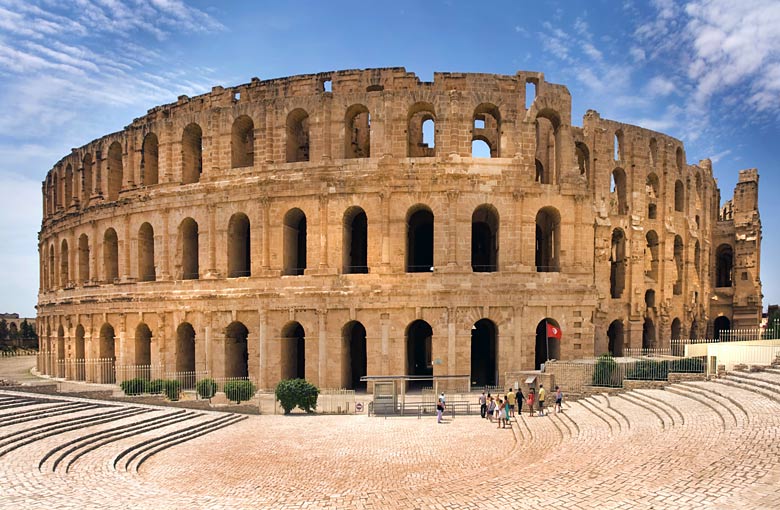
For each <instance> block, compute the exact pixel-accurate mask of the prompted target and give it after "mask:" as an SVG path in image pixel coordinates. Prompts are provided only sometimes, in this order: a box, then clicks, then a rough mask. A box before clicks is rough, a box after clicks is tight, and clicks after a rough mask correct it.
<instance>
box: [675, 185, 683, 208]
mask: <svg viewBox="0 0 780 510" xmlns="http://www.w3.org/2000/svg"><path fill="white" fill-rule="evenodd" d="M674 210H675V211H678V212H683V211H685V188H684V186H683V183H682V181H681V180H679V179H678V180H676V181H675V183H674Z"/></svg>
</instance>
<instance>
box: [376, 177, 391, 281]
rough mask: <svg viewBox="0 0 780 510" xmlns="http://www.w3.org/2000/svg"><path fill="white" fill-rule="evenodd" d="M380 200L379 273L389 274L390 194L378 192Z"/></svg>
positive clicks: (383, 191)
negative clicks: (380, 246) (380, 244)
mask: <svg viewBox="0 0 780 510" xmlns="http://www.w3.org/2000/svg"><path fill="white" fill-rule="evenodd" d="M379 198H380V200H381V203H380V206H379V210H380V213H381V220H380V221H381V227H380V228H381V235H382V248H381V249H382V254H381V260H382V262H381V270H380V271H381V272H382V273H389V272H390V192H389V191H385V190H382V191H380V192H379Z"/></svg>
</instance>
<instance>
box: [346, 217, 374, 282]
mask: <svg viewBox="0 0 780 510" xmlns="http://www.w3.org/2000/svg"><path fill="white" fill-rule="evenodd" d="M343 225H344V245H343V252H344V253H343V266H344V269H343V272H344V274H365V273H368V217H367V216H366V213H365V211H364V210H363V209H361V208H360V207H350V208H349V209H347V211H346V212H345V213H344V223H343Z"/></svg>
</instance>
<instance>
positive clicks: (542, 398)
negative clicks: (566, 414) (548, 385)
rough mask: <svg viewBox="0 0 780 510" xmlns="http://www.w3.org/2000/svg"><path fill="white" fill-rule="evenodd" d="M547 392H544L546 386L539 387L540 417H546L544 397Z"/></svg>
mask: <svg viewBox="0 0 780 510" xmlns="http://www.w3.org/2000/svg"><path fill="white" fill-rule="evenodd" d="M545 396H547V392H546V391H544V384H540V385H539V416H544V397H545Z"/></svg>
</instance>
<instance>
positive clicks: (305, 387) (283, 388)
mask: <svg viewBox="0 0 780 510" xmlns="http://www.w3.org/2000/svg"><path fill="white" fill-rule="evenodd" d="M319 394H320V389H319V388H317V387H316V386H314V385H313V384H311V383H310V382H309V381H307V380H305V379H285V380H284V381H280V382H279V384H277V385H276V400H277V401H279V404H280V405H281V406H282V409H284V414H290V411H292V410H293V409H294V408H295V407H300V408H301V409H303V410H304V411H306V412H307V413H311V412H313V411H314V410H315V409H317V397H318V396H319Z"/></svg>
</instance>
